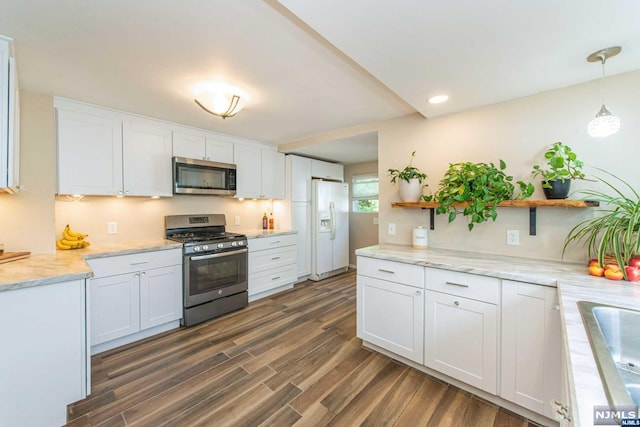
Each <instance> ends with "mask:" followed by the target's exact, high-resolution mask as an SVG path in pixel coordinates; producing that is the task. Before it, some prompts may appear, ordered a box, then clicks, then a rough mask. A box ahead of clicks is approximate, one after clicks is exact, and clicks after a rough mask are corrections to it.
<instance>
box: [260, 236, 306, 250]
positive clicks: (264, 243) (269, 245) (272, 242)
mask: <svg viewBox="0 0 640 427" xmlns="http://www.w3.org/2000/svg"><path fill="white" fill-rule="evenodd" d="M296 240H297V237H296V235H295V234H283V235H281V236H272V237H258V238H250V239H249V241H248V243H249V252H254V251H262V250H265V249H273V248H281V247H284V246H292V245H295V244H296Z"/></svg>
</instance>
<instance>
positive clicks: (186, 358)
mask: <svg viewBox="0 0 640 427" xmlns="http://www.w3.org/2000/svg"><path fill="white" fill-rule="evenodd" d="M355 280H356V276H355V272H349V273H346V274H343V275H340V276H337V277H334V278H331V279H326V280H324V281H322V282H310V281H307V282H304V283H301V284H299V285H296V286H295V288H294V289H292V290H290V291H287V292H283V293H280V294H278V295H275V296H273V297H271V298H266V299H263V300H260V301H257V302H254V303H252V304H250V305H249V307H247V308H245V309H243V310H241V311H238V312H235V313H232V314H230V315H227V316H225V317H223V318H220V319H215V320H212V321H209V322H206V323H203V324H201V325H198V326H195V327H191V328H181V329H178V330H175V331H171V332H167V333H165V334H162V335H159V336H155V337H152V338H148V339H146V340H143V341H139V342H137V343H134V344H130V345H127V346H124V347H120V348H117V349H114V350H110V351H107V352H104V353H101V354H99V355H96V356H94V357H93V358H92V375H93V380H92V382H93V384H92V394H91V396H89V397H88V398H87V399H85V400H82V401H79V402H76V403H74V404H72V405H70V406H69V408H68V414H69V424H68V425H69V426H88V425H99V426H128V425H132V426H201V425H202V426H257V425H264V426H279V427H280V426H290V425H294V424H295V425H296V426H325V425H337V426H357V425H362V426H411V427H413V426H528V425H533V423H529V421H527V420H526V419H524V418H522V417H520V416H518V415H516V414H514V413H512V412H509V411H507V410H505V409H502V408H500V407H497V406H495V405H493V404H490V403H487V402H486V401H484V400H481V399H479V398H477V397H474V396H473V395H471V394H470V393H468V392H465V391H462V390H460V389H458V388H456V387H454V386H451V385H448V384H446V383H444V382H442V381H439V380H437V379H434V378H433V377H430V376H428V375H426V374H423V373H421V372H419V371H417V370H415V369H412V368H410V367H407V366H405V365H403V364H400V363H397V362H395V361H393V360H392V359H390V358H388V357H386V356H383V355H381V354H378V353H375V352H372V351H369V350H367V349H365V348H362V342H361V340H360V339H358V338H356V336H355V333H356V315H355V310H356V304H355V298H356V286H355Z"/></svg>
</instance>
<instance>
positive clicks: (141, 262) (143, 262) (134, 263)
mask: <svg viewBox="0 0 640 427" xmlns="http://www.w3.org/2000/svg"><path fill="white" fill-rule="evenodd" d="M142 264H149V261H140V262H132V263H130V264H129V265H142Z"/></svg>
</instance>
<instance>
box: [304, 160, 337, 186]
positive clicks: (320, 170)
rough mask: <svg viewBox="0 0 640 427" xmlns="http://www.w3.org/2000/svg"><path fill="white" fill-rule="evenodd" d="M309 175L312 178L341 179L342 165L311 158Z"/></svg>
mask: <svg viewBox="0 0 640 427" xmlns="http://www.w3.org/2000/svg"><path fill="white" fill-rule="evenodd" d="M311 175H312V176H313V177H314V178H321V179H329V180H333V181H342V180H343V178H344V166H342V165H340V164H337V163H330V162H324V161H322V160H316V159H313V160H311Z"/></svg>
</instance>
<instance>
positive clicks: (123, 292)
mask: <svg viewBox="0 0 640 427" xmlns="http://www.w3.org/2000/svg"><path fill="white" fill-rule="evenodd" d="M88 263H89V265H90V266H91V267H92V269H93V271H94V278H93V279H90V280H89V286H90V296H91V297H90V299H91V304H90V343H91V346H92V351H93V352H94V353H96V352H99V351H104V350H106V349H108V348H112V347H116V346H118V345H122V344H125V343H127V342H132V341H135V340H137V339H140V338H143V337H144V336H148V334H144V331H153V328H155V327H159V326H162V325H167V324H171V322H176V321H178V320H180V319H181V318H182V250H181V249H171V250H165V251H154V252H144V253H139V254H131V255H121V256H113V257H106V258H98V259H94V260H88ZM176 326H177V325H176ZM158 332H160V331H158ZM141 333H142V334H141ZM140 334H141V335H140Z"/></svg>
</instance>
